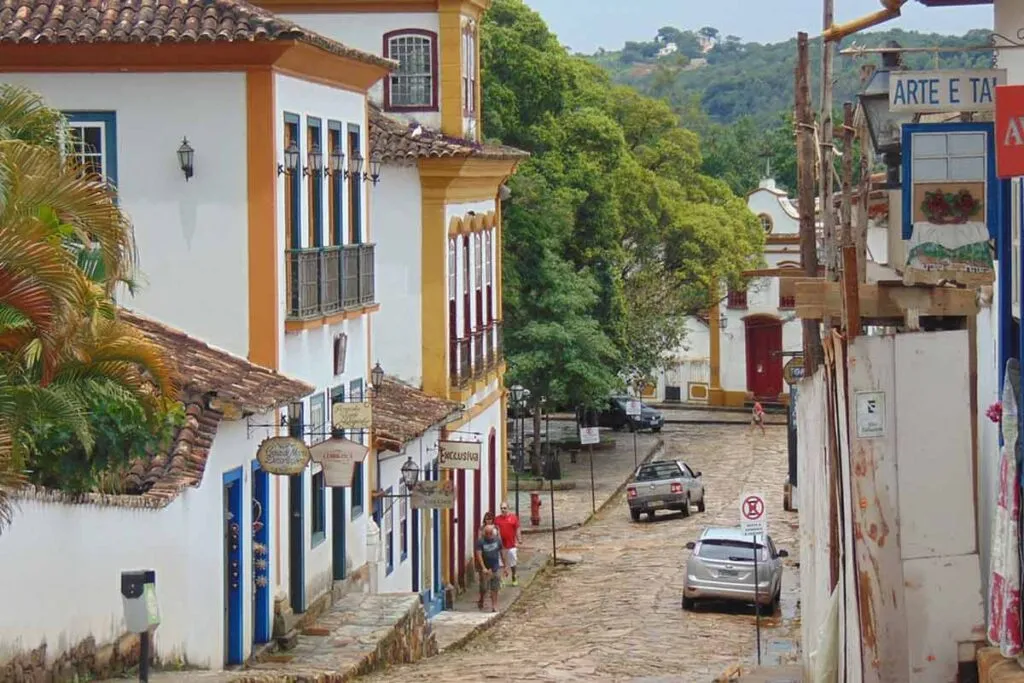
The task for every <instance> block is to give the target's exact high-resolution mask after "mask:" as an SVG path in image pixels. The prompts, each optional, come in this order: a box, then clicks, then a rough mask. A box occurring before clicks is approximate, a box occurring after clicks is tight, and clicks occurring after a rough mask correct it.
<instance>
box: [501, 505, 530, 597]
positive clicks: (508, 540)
mask: <svg viewBox="0 0 1024 683" xmlns="http://www.w3.org/2000/svg"><path fill="white" fill-rule="evenodd" d="M494 524H495V526H497V527H498V531H500V532H501V544H502V545H503V546H505V556H506V557H507V558H508V568H509V569H510V570H511V571H512V585H513V586H518V585H519V577H517V576H516V565H517V564H518V563H519V546H520V544H522V542H523V534H522V531H521V530H520V528H519V516H518V515H516V513H514V512H509V510H508V501H502V503H501V514H499V515H498V516H497V517H495V518H494Z"/></svg>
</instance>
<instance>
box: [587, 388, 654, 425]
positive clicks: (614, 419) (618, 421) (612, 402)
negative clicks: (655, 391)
mask: <svg viewBox="0 0 1024 683" xmlns="http://www.w3.org/2000/svg"><path fill="white" fill-rule="evenodd" d="M628 400H630V399H629V397H627V396H613V397H611V398H610V399H608V407H607V408H606V409H604V410H602V411H601V412H600V413H599V414H598V418H597V419H598V425H599V426H601V427H611V428H612V429H623V428H625V429H629V431H631V432H632V431H636V430H637V429H650V430H651V431H652V432H660V431H661V428H662V426H664V424H665V418H664V417H662V415H661V413H660V412H658V411H657V410H655V409H654V408H651V407H650V406H648V405H647V404H645V403H641V404H640V417H631V416H629V415H627V414H626V401H628Z"/></svg>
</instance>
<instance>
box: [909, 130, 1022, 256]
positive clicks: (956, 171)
mask: <svg viewBox="0 0 1024 683" xmlns="http://www.w3.org/2000/svg"><path fill="white" fill-rule="evenodd" d="M994 131H995V124H994V123H992V122H963V123H911V124H904V126H903V169H902V171H903V178H902V185H903V187H902V194H903V217H902V218H903V220H902V222H903V239H905V240H909V239H911V238H912V237H913V232H914V209H915V204H914V194H913V193H914V185H915V184H921V183H935V184H936V185H940V184H946V185H956V184H958V183H978V182H980V183H984V184H985V204H986V208H985V223H986V225H987V227H988V233H989V238H990V239H994V240H998V238H999V224H1000V216H1001V196H1002V193H1001V191H1000V186H1001V183H1000V181H999V179H998V178H997V177H996V153H995V135H994Z"/></svg>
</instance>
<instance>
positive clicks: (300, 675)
mask: <svg viewBox="0 0 1024 683" xmlns="http://www.w3.org/2000/svg"><path fill="white" fill-rule="evenodd" d="M436 653H437V647H436V643H435V641H434V639H433V638H432V637H431V635H430V627H429V624H428V623H426V614H425V613H424V612H423V606H422V604H421V603H420V598H419V596H418V595H409V594H378V595H371V594H366V593H349V594H347V595H345V596H343V597H341V598H340V599H339V600H337V601H336V602H335V603H334V605H332V606H331V608H330V609H329V610H328V611H327V612H325V613H324V614H323V615H322V616H321V617H320V618H319V619H317V621H316V624H314V625H313V626H310V627H308V628H306V629H304V630H303V631H302V632H301V634H300V635H299V637H298V642H297V644H296V645H295V647H294V648H292V649H290V650H285V651H279V652H274V653H272V654H268V655H264V656H263V661H261V662H258V663H251V664H249V665H248V666H247V667H246V668H244V669H240V670H230V671H198V670H185V671H158V672H153V673H151V674H150V676H149V680H150V683H188V682H189V681H203V682H204V683H281V682H284V681H310V682H314V681H315V682H316V683H335V682H338V683H340V682H341V681H347V680H350V679H352V678H355V677H356V676H359V675H362V674H366V673H370V672H371V671H376V670H378V669H381V668H384V667H386V666H387V665H389V664H395V663H399V662H410V661H416V660H419V659H421V658H423V657H430V656H432V655H434V654H436ZM131 677H132V678H134V676H131ZM125 678H127V677H123V678H120V679H111V680H121V681H124V680H125Z"/></svg>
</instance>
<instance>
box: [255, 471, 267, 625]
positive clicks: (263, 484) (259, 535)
mask: <svg viewBox="0 0 1024 683" xmlns="http://www.w3.org/2000/svg"><path fill="white" fill-rule="evenodd" d="M270 557H271V555H270V475H269V474H267V473H266V472H264V471H263V470H262V469H260V464H259V462H258V461H256V460H253V461H252V614H253V630H252V642H253V643H256V644H257V645H259V644H262V643H269V642H270Z"/></svg>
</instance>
